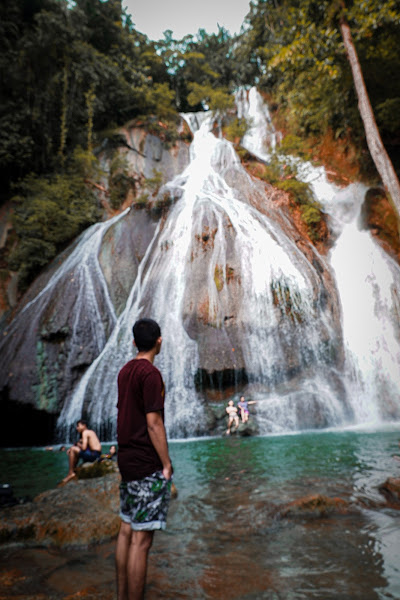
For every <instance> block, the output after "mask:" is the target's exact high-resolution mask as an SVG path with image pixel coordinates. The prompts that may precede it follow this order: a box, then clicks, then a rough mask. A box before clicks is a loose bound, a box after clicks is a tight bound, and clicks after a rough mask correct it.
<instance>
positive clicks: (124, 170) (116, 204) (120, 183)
mask: <svg viewBox="0 0 400 600" xmlns="http://www.w3.org/2000/svg"><path fill="white" fill-rule="evenodd" d="M108 189H109V192H110V204H111V207H112V208H114V209H118V208H120V206H121V205H122V204H123V203H124V202H125V200H126V198H127V196H128V193H129V191H130V190H132V191H135V180H134V179H133V177H131V176H130V174H129V165H128V161H127V158H126V156H124V155H123V154H121V153H120V152H118V151H117V152H116V153H115V155H114V158H113V159H112V161H111V163H110V173H109V177H108Z"/></svg>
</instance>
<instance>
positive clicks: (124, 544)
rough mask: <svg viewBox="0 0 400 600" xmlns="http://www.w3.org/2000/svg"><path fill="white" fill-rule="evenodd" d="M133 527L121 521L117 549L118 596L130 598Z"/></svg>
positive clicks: (122, 598)
mask: <svg viewBox="0 0 400 600" xmlns="http://www.w3.org/2000/svg"><path fill="white" fill-rule="evenodd" d="M131 537H132V528H131V526H130V525H129V523H125V522H124V521H122V522H121V527H120V529H119V534H118V538H117V547H116V549H115V565H116V570H117V598H118V600H128V567H127V565H128V554H129V548H130V545H131Z"/></svg>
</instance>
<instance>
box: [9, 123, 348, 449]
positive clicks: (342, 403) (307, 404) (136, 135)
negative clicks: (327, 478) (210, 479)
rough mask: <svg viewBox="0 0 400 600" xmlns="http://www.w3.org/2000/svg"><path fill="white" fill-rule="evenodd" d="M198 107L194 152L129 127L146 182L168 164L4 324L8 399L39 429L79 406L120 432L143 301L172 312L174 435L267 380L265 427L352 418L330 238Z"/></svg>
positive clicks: (167, 341) (201, 426)
mask: <svg viewBox="0 0 400 600" xmlns="http://www.w3.org/2000/svg"><path fill="white" fill-rule="evenodd" d="M201 119H203V120H204V115H203V116H199V123H198V124H197V125H198V134H199V135H198V136H197V138H195V139H197V142H196V144H193V145H192V147H191V150H190V153H191V154H190V155H189V145H188V144H186V143H184V142H183V141H179V142H178V143H177V144H176V145H175V146H174V147H173V148H169V149H167V148H165V147H164V146H163V143H162V142H161V140H160V139H158V138H156V137H155V136H152V135H147V134H146V133H145V132H144V131H143V130H141V129H134V130H129V131H126V132H125V135H126V139H127V142H128V145H129V146H130V147H131V150H130V151H128V153H127V155H126V156H127V158H128V160H129V164H130V170H131V172H132V173H133V174H134V176H135V179H136V181H138V182H140V186H142V189H143V191H146V190H145V188H144V185H145V183H146V179H147V180H148V179H149V178H151V177H152V176H154V173H155V172H157V177H158V178H159V180H160V185H159V186H158V188H157V190H156V191H154V190H148V191H149V197H148V199H147V201H146V202H139V201H138V200H137V198H136V200H133V202H132V204H131V206H130V207H128V208H126V209H125V210H124V211H123V212H121V213H120V214H117V215H115V216H113V217H112V218H110V219H108V220H107V221H105V222H103V223H98V224H97V225H95V226H94V227H92V228H90V229H89V230H88V231H86V232H84V234H83V235H82V236H81V237H80V238H79V239H78V240H76V242H75V243H74V244H73V245H72V246H71V247H70V248H68V249H67V250H66V251H65V252H64V253H63V254H62V255H60V256H59V257H58V258H57V260H56V261H54V263H53V264H52V265H51V266H50V267H49V268H48V269H47V270H46V272H45V273H43V274H42V275H41V277H39V278H38V280H37V281H35V283H34V284H33V285H32V287H31V288H30V289H29V291H28V292H27V294H26V295H25V296H24V298H23V299H22V301H21V304H20V306H19V307H18V311H17V312H16V314H15V316H14V319H13V320H11V321H10V322H8V323H6V324H5V326H4V327H3V329H2V332H1V333H2V339H1V342H0V343H1V346H0V352H1V354H2V370H1V374H0V390H1V398H2V403H3V406H6V405H7V407H8V408H10V409H11V410H12V411H13V412H12V415H13V420H14V421H16V422H17V421H21V420H22V421H24V422H25V423H26V415H27V414H28V411H29V414H30V415H31V417H30V418H31V419H32V421H31V422H34V423H35V426H36V427H37V428H38V429H37V435H36V438H35V440H34V441H37V442H44V441H47V439H49V438H50V437H51V436H52V435H54V426H55V420H56V418H59V423H61V424H63V425H65V428H66V429H64V434H65V433H66V431H67V430H68V427H70V426H71V425H72V423H73V422H74V420H76V418H80V417H81V415H82V414H83V415H85V416H88V417H89V418H90V419H91V422H92V424H94V425H95V426H96V427H97V428H98V431H99V432H100V434H101V435H102V436H103V437H105V436H111V437H113V436H114V435H115V429H114V424H115V404H116V390H115V381H116V375H117V373H118V370H119V368H120V367H121V366H122V364H124V362H125V361H126V360H127V359H128V358H130V356H131V349H132V346H131V334H130V328H131V326H132V324H133V322H134V320H135V319H136V318H137V317H138V316H146V315H147V316H153V317H154V318H157V319H158V320H159V321H160V323H161V325H162V330H163V337H164V350H163V353H162V356H161V358H160V361H161V362H160V364H159V366H160V368H161V369H162V372H163V374H164V377H165V379H166V384H167V390H168V391H169V396H168V398H169V402H170V404H169V410H168V414H169V417H168V418H169V421H167V426H168V428H169V433H170V435H177V436H181V435H196V434H202V433H210V432H218V431H219V427H220V424H218V419H216V418H214V417H213V415H215V414H216V411H215V408H216V407H215V405H214V404H213V402H214V401H215V400H216V398H217V395H216V391H218V392H219V394H220V396H219V398H220V399H222V398H223V397H224V395H223V394H224V390H225V389H227V388H228V391H229V394H232V393H233V394H235V393H236V394H238V393H239V392H240V393H242V392H246V393H247V394H253V396H254V397H264V396H265V394H266V393H268V394H270V397H271V399H270V402H269V403H268V406H265V407H264V404H263V403H262V402H259V404H258V405H257V408H256V412H257V422H258V426H259V427H260V428H261V431H263V432H266V431H279V430H281V429H282V428H284V427H288V428H289V429H290V428H292V429H299V428H300V429H301V428H305V427H325V426H328V425H335V424H340V423H343V422H345V421H346V419H347V418H351V416H352V410H351V408H350V405H349V404H348V402H347V400H346V390H345V385H344V383H343V379H342V377H341V373H342V371H343V365H344V348H343V339H342V329H341V314H340V300H339V298H338V292H337V288H336V284H335V279H334V275H333V272H332V270H331V267H330V265H329V263H328V261H327V259H326V257H325V256H324V253H323V252H320V250H321V249H320V248H319V249H318V250H317V249H316V247H315V246H314V245H313V243H312V242H311V240H310V239H309V237H308V235H307V232H306V230H304V229H302V228H301V227H299V226H298V222H297V223H296V219H294V218H293V214H292V211H291V208H290V203H289V201H288V198H287V196H286V195H285V193H283V192H277V190H275V189H274V188H273V187H272V186H270V185H268V184H266V183H265V182H262V181H260V180H259V179H258V178H257V177H255V176H251V175H250V174H249V172H248V171H246V169H244V168H243V165H242V164H241V162H240V160H239V158H238V157H237V156H236V155H235V153H234V150H233V147H232V146H231V145H230V144H229V143H228V142H226V141H225V140H223V139H218V138H217V137H215V136H214V134H213V133H212V132H211V130H212V127H209V128H208V129H207V127H206V128H205V129H204V130H203V129H202V125H201ZM196 135H197V134H196ZM132 148H133V149H132ZM257 394H259V395H260V394H261V396H257ZM263 394H264V396H262V395H263ZM211 408H212V409H213V410H210V409H211ZM217 412H218V411H217ZM19 431H20V433H21V437H20V438H19V437H18V436H17V437H15V436H16V433H15V431H14V429H13V430H12V432H11V434H9V432H8V428H7V427H5V428H4V431H3V432H2V439H3V440H4V441H5V443H6V444H14V443H15V444H21V443H27V438H26V435H27V433H28V430H27V427H26V426H25V428H22V429H19ZM29 439H31V438H29ZM30 443H32V442H30Z"/></svg>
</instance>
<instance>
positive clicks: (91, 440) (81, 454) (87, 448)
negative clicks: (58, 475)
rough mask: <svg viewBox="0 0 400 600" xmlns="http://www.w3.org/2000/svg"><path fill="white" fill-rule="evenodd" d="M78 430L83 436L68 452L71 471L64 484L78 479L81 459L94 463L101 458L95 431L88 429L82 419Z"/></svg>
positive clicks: (99, 445) (78, 423)
mask: <svg viewBox="0 0 400 600" xmlns="http://www.w3.org/2000/svg"><path fill="white" fill-rule="evenodd" d="M76 430H77V432H78V433H80V434H81V439H80V440H79V442H77V443H76V444H75V445H74V446H72V447H71V448H70V449H69V450H67V454H68V458H69V471H68V475H67V476H66V477H64V479H63V480H62V482H61V483H62V484H65V483H68V481H70V480H71V479H73V478H74V477H76V475H75V467H76V465H77V464H78V460H79V459H80V458H82V459H83V461H84V462H94V461H95V460H97V459H98V458H100V456H101V444H100V440H99V438H98V437H97V435H96V434H95V432H94V431H92V430H91V429H88V426H87V422H86V421H83V420H82V419H81V420H80V421H78V422H77V424H76Z"/></svg>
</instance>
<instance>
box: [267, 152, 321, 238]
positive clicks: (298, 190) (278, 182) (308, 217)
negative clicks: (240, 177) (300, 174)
mask: <svg viewBox="0 0 400 600" xmlns="http://www.w3.org/2000/svg"><path fill="white" fill-rule="evenodd" d="M263 179H264V180H265V181H267V182H268V183H270V184H271V185H273V186H274V187H276V188H278V189H280V190H283V191H284V192H287V193H288V194H289V196H290V198H291V200H292V201H293V202H294V203H295V204H297V205H298V206H300V214H301V218H302V220H303V222H304V223H305V224H306V225H307V229H308V234H309V236H310V238H311V239H312V240H313V241H316V240H317V239H318V227H317V226H318V225H319V223H320V222H321V219H322V212H321V205H320V204H319V202H318V201H317V200H315V198H314V196H313V193H312V190H311V186H310V185H309V184H308V183H304V182H303V181H300V180H299V179H297V169H296V166H295V164H293V162H292V161H284V158H283V157H282V158H280V157H279V156H277V155H274V156H273V158H272V160H271V162H270V163H269V164H268V165H266V166H265V168H264V174H263Z"/></svg>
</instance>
